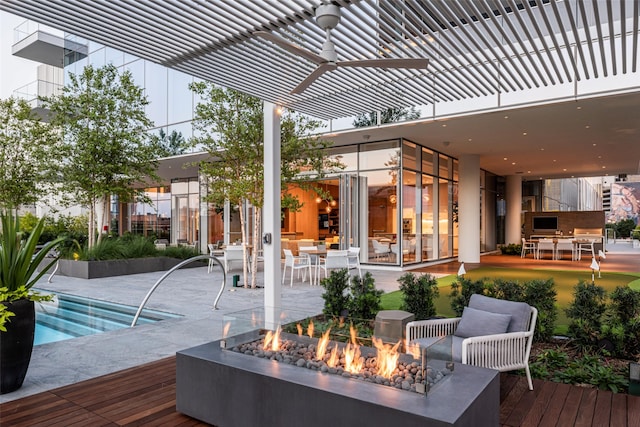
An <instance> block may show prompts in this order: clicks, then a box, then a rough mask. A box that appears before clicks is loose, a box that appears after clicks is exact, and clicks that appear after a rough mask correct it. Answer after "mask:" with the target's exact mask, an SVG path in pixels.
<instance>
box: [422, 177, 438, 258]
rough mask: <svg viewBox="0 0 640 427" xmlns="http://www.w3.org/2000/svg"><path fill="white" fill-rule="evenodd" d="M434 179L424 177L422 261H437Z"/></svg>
mask: <svg viewBox="0 0 640 427" xmlns="http://www.w3.org/2000/svg"><path fill="white" fill-rule="evenodd" d="M433 191H434V187H433V177H432V176H430V175H422V197H421V203H422V242H421V243H422V245H421V246H422V247H421V249H422V259H423V260H432V259H435V258H436V257H435V255H436V254H435V253H434V251H433V215H434V211H433V206H434V204H433V201H434V199H435V195H434V194H433Z"/></svg>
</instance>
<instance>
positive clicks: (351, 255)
mask: <svg viewBox="0 0 640 427" xmlns="http://www.w3.org/2000/svg"><path fill="white" fill-rule="evenodd" d="M347 261H348V263H349V270H356V269H357V270H358V276H360V280H362V270H361V269H360V248H358V247H355V246H350V247H349V249H348V253H347Z"/></svg>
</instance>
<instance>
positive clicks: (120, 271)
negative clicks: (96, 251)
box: [57, 257, 203, 279]
mask: <svg viewBox="0 0 640 427" xmlns="http://www.w3.org/2000/svg"><path fill="white" fill-rule="evenodd" d="M180 262H182V260H181V259H176V258H168V257H153V258H133V259H115V260H107V261H73V260H68V259H61V260H60V269H59V270H58V272H57V274H60V275H62V276H70V277H79V278H81V279H97V278H100V277H111V276H124V275H127V274H139V273H150V272H152V271H166V270H169V269H170V268H172V267H174V266H176V265H178V264H179V263H180ZM189 266H193V267H201V266H203V264H198V263H195V264H190V265H189Z"/></svg>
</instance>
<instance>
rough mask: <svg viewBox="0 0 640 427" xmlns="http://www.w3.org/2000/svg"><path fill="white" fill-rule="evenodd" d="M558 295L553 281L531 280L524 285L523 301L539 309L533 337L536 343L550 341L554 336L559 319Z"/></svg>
mask: <svg viewBox="0 0 640 427" xmlns="http://www.w3.org/2000/svg"><path fill="white" fill-rule="evenodd" d="M557 295H558V293H557V291H556V288H555V285H554V282H553V279H548V280H530V281H528V282H525V284H524V295H523V299H522V300H521V301H524V302H526V303H527V304H529V305H531V306H533V307H535V308H537V309H538V320H537V322H536V329H535V332H534V336H533V339H534V340H535V341H548V340H550V339H551V337H552V336H553V330H554V328H555V324H556V319H557V318H558V308H557V307H556V300H557V299H556V297H557Z"/></svg>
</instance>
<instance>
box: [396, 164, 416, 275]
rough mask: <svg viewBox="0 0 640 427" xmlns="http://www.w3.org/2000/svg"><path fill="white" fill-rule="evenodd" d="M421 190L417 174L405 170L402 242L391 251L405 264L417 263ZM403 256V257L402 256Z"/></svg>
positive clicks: (399, 241) (403, 178)
mask: <svg viewBox="0 0 640 427" xmlns="http://www.w3.org/2000/svg"><path fill="white" fill-rule="evenodd" d="M419 197H420V190H419V189H418V187H417V185H416V173H415V172H412V171H407V170H403V173H402V230H401V233H402V240H400V239H398V242H397V245H396V246H395V249H394V247H393V246H392V247H391V249H392V251H391V252H393V253H394V254H395V255H396V256H397V257H398V258H399V260H400V259H401V260H402V262H403V263H407V262H412V261H416V246H417V245H416V234H417V231H418V230H417V224H418V219H419V218H418V213H417V206H418V205H417V201H418V200H419ZM400 254H402V256H400Z"/></svg>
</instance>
